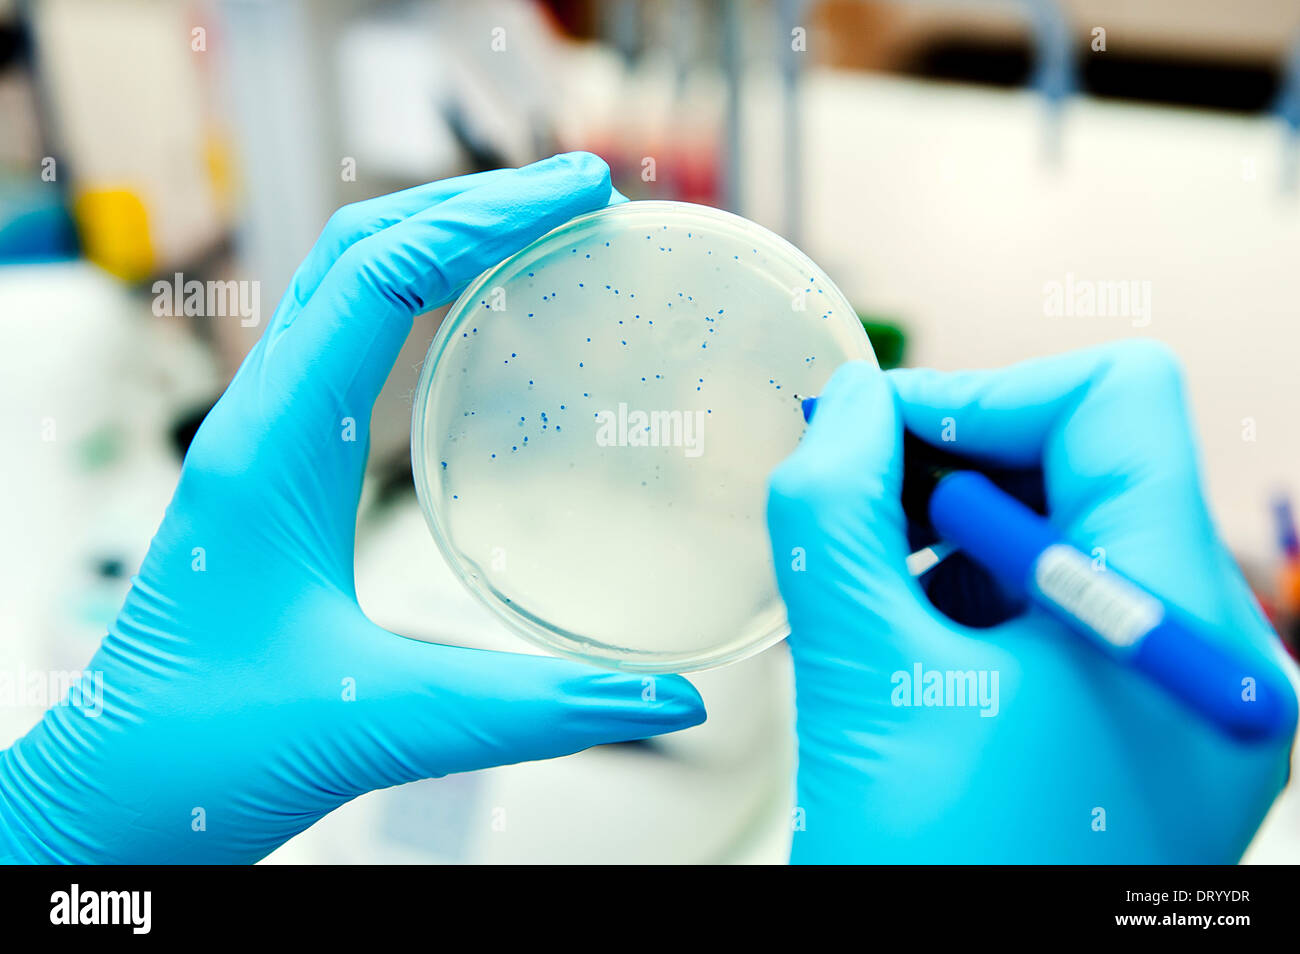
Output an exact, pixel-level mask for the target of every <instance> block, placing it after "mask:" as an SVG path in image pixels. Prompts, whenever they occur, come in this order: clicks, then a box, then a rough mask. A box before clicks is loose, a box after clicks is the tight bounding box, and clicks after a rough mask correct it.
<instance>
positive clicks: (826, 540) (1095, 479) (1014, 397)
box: [768, 342, 1295, 863]
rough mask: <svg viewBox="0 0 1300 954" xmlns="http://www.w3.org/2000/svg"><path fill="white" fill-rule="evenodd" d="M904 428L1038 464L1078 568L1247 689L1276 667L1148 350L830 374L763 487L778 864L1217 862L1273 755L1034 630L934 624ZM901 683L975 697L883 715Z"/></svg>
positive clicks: (1280, 779)
mask: <svg viewBox="0 0 1300 954" xmlns="http://www.w3.org/2000/svg"><path fill="white" fill-rule="evenodd" d="M904 426H905V427H906V428H907V429H908V430H909V431H911V432H913V433H914V434H916V435H917V436H918V437H920V438H922V439H923V440H924V441H927V442H931V443H933V444H935V445H942V446H944V447H946V448H948V449H949V450H955V451H957V452H960V453H963V454H965V455H968V456H970V457H973V458H976V459H978V460H982V461H986V462H988V463H990V464H995V465H1001V466H1004V467H1005V466H1011V467H1034V466H1041V468H1042V479H1043V483H1044V484H1045V487H1046V497H1047V505H1048V512H1049V515H1050V518H1051V519H1052V521H1053V522H1054V523H1055V524H1056V525H1057V526H1058V527H1059V528H1061V529H1062V530H1063V531H1064V533H1065V534H1066V536H1067V537H1068V538H1069V539H1070V540H1071V541H1072V542H1073V543H1074V544H1075V545H1077V546H1078V547H1079V548H1080V549H1081V550H1082V551H1083V552H1084V553H1086V554H1092V555H1093V556H1094V557H1095V558H1097V559H1103V558H1104V560H1105V561H1106V564H1107V565H1108V566H1110V567H1113V568H1114V569H1116V570H1118V571H1119V572H1121V573H1123V574H1125V575H1127V576H1129V577H1130V578H1132V579H1134V580H1135V581H1137V582H1139V583H1141V584H1143V585H1145V586H1146V587H1148V588H1149V589H1150V590H1151V591H1152V592H1154V593H1156V594H1159V595H1160V596H1162V597H1164V598H1165V599H1166V600H1168V601H1169V602H1171V603H1172V604H1174V605H1176V606H1179V607H1181V608H1183V609H1184V610H1186V611H1188V612H1189V613H1191V614H1193V615H1194V616H1196V617H1199V618H1200V619H1201V620H1202V621H1204V622H1205V623H1207V624H1209V625H1210V626H1211V627H1213V628H1214V632H1215V633H1216V634H1218V635H1219V636H1220V637H1221V638H1222V639H1224V640H1230V641H1232V642H1233V643H1235V644H1237V645H1239V646H1241V647H1244V648H1245V651H1247V652H1248V653H1252V654H1258V656H1259V657H1262V658H1264V659H1266V660H1267V661H1263V662H1261V666H1262V667H1264V668H1263V670H1262V671H1269V672H1277V670H1278V668H1279V666H1280V662H1279V660H1280V649H1279V647H1278V643H1277V640H1276V638H1275V636H1274V635H1273V633H1272V632H1271V631H1270V629H1269V627H1268V626H1267V624H1266V623H1265V621H1264V619H1263V617H1262V616H1261V614H1260V612H1259V609H1258V607H1257V605H1256V603H1255V601H1254V600H1253V599H1252V597H1251V596H1250V594H1249V591H1248V590H1247V588H1246V585H1245V582H1244V581H1243V580H1242V577H1241V575H1240V573H1239V572H1238V570H1237V568H1236V567H1235V565H1234V564H1233V562H1232V560H1231V559H1230V557H1229V556H1228V554H1227V553H1226V551H1225V549H1224V547H1223V545H1222V544H1221V543H1220V542H1219V539H1218V537H1217V536H1216V534H1215V530H1214V527H1213V525H1212V523H1211V519H1210V516H1209V514H1208V512H1207V511H1206V506H1205V502H1204V499H1203V497H1202V492H1201V486H1200V478H1199V476H1198V468H1197V459H1196V451H1195V447H1194V439H1193V434H1192V428H1191V425H1190V423H1189V420H1188V413H1187V408H1186V404H1185V399H1184V395H1183V386H1182V382H1181V378H1180V373H1179V370H1178V367H1177V364H1176V362H1175V360H1174V359H1173V358H1171V356H1170V355H1169V353H1168V352H1167V351H1166V350H1165V349H1164V348H1162V347H1160V346H1158V345H1155V344H1153V343H1150V342H1134V343H1128V344H1119V345H1113V346H1105V347H1099V348H1094V349H1090V350H1086V351H1080V352H1075V353H1070V354H1064V355H1060V356H1056V357H1051V358H1046V359H1042V360H1037V361H1029V362H1026V363H1024V364H1020V365H1017V366H1014V367H1011V368H1008V369H1005V370H999V371H978V372H967V373H958V374H941V373H938V372H934V371H898V372H891V373H890V374H888V375H885V374H882V373H880V372H879V371H877V370H875V369H874V368H872V367H868V366H865V365H862V364H854V365H849V366H846V367H844V368H842V369H840V370H839V372H838V373H837V374H836V375H835V376H834V378H833V379H832V380H831V382H830V384H829V386H828V387H827V388H826V391H825V393H824V394H823V395H822V396H821V399H820V402H819V403H818V406H817V411H816V414H815V415H814V417H813V420H812V423H811V424H810V426H809V428H808V431H807V433H806V435H805V436H804V439H803V442H802V443H801V445H800V446H799V448H798V449H797V450H796V451H795V453H794V454H793V455H792V456H791V457H790V458H789V459H788V460H787V461H785V462H784V463H783V464H782V465H781V466H780V468H778V470H777V471H776V472H775V474H774V475H773V477H772V483H771V498H770V502H769V511H768V519H769V524H770V529H771V533H772V541H773V550H774V554H775V558H776V566H777V575H778V580H779V583H780V588H781V592H782V595H783V596H784V598H785V602H786V605H787V607H788V608H789V613H790V622H791V626H792V629H793V635H792V636H791V640H790V644H791V648H792V652H793V656H794V666H795V680H796V689H797V706H798V735H799V780H798V781H799V784H798V808H797V809H796V814H795V818H794V828H795V831H794V839H793V849H792V859H793V860H794V861H798V862H842V861H880V862H1012V863H1015V862H1085V863H1086V862H1218V863H1224V862H1233V861H1236V860H1237V859H1238V858H1239V857H1240V856H1241V854H1242V852H1243V851H1244V850H1245V848H1246V846H1247V844H1248V843H1249V842H1250V840H1251V836H1252V835H1253V834H1254V832H1255V830H1256V828H1257V827H1258V826H1259V824H1260V821H1261V820H1262V819H1263V817H1264V815H1265V813H1266V812H1267V811H1268V809H1269V806H1270V805H1271V804H1272V802H1273V799H1274V797H1275V796H1276V795H1277V793H1278V791H1279V789H1280V788H1281V787H1282V785H1283V784H1284V782H1285V779H1286V777H1287V772H1288V762H1289V756H1290V743H1291V732H1287V733H1286V737H1285V738H1284V739H1281V740H1278V741H1274V742H1270V743H1266V744H1253V745H1247V744H1241V743H1236V742H1233V741H1230V740H1229V739H1228V738H1226V737H1225V736H1223V735H1221V734H1220V733H1219V732H1218V730H1216V729H1215V728H1214V727H1212V726H1210V725H1209V724H1207V723H1205V722H1204V721H1202V720H1201V719H1199V718H1198V717H1196V716H1194V715H1191V714H1190V713H1189V712H1188V711H1187V710H1185V709H1184V708H1183V707H1182V706H1181V705H1180V704H1179V703H1178V702H1176V701H1174V700H1172V699H1171V698H1170V697H1169V696H1167V695H1166V694H1165V693H1164V692H1163V691H1162V690H1160V689H1158V688H1155V687H1153V686H1152V685H1150V684H1148V683H1146V682H1145V681H1143V680H1142V678H1141V677H1140V676H1138V675H1136V674H1134V673H1133V672H1131V671H1129V670H1126V669H1123V668H1121V667H1120V666H1119V665H1117V664H1116V663H1114V662H1112V661H1111V660H1110V659H1108V658H1105V657H1103V656H1102V655H1101V654H1100V653H1099V652H1098V651H1097V650H1095V649H1094V648H1093V647H1091V646H1089V645H1087V644H1086V643H1085V642H1084V641H1083V640H1082V639H1081V638H1080V637H1079V636H1077V635H1075V634H1074V633H1072V632H1070V631H1068V630H1067V629H1065V628H1064V627H1063V626H1062V625H1061V624H1059V623H1057V622H1055V621H1054V620H1052V619H1050V618H1049V617H1047V615H1046V614H1045V613H1044V612H1042V611H1041V610H1037V609H1032V608H1031V609H1029V610H1027V611H1025V612H1024V613H1023V614H1021V615H1019V616H1016V617H1015V618H1013V619H1011V620H1010V621H1006V622H1002V623H1001V624H999V625H996V626H993V627H990V628H982V629H972V628H968V627H966V626H963V625H959V624H957V623H954V622H952V621H951V619H950V618H949V617H947V616H945V615H944V614H942V613H940V612H939V611H938V610H936V609H935V608H934V606H933V605H932V604H931V602H930V601H929V600H928V599H927V597H926V595H925V594H924V593H923V592H922V589H921V587H920V586H919V585H918V583H917V582H916V581H914V580H913V579H912V578H911V577H910V576H909V575H908V573H907V571H906V570H905V568H904V559H905V557H906V556H907V553H908V549H909V548H908V539H907V533H908V525H907V519H906V517H905V516H904V513H903V510H902V507H901V506H900V502H899V496H900V483H901V480H902V474H903V470H902V454H901V453H900V447H901V431H902V428H903V427H904ZM796 548H798V549H796ZM1095 548H1101V549H1100V550H1096V549H1095ZM1103 551H1104V552H1103ZM792 553H793V557H792ZM949 603H950V605H951V600H949ZM918 665H919V666H920V667H921V671H922V674H923V678H924V674H927V673H930V672H932V671H938V672H941V673H944V674H945V685H946V683H947V680H946V673H947V672H948V671H953V672H961V673H968V672H971V673H974V674H975V683H976V687H977V690H978V689H981V688H982V689H983V690H984V692H983V695H982V696H980V694H979V692H978V691H977V693H976V698H975V699H974V700H973V701H972V700H970V699H967V700H966V702H967V704H966V705H965V706H958V705H954V704H953V703H957V702H960V701H962V700H961V699H960V697H959V695H958V694H957V693H956V692H955V691H954V693H953V695H952V696H951V697H949V696H947V695H946V694H945V695H943V696H941V697H940V698H939V701H941V702H945V703H947V705H945V706H932V707H927V706H924V705H921V706H917V705H902V704H901V703H902V702H915V701H916V696H915V695H912V694H910V693H907V694H903V690H905V689H906V688H907V685H908V683H907V679H905V678H904V677H903V676H902V675H896V674H906V677H907V678H909V679H910V678H911V677H913V676H914V675H915V673H916V667H917V666H918ZM993 674H996V675H997V677H998V681H997V683H996V693H995V692H994V691H993V686H994V684H993V681H992V675H993ZM964 682H965V680H964V679H963V683H964ZM1283 684H1285V680H1283ZM955 688H956V682H955V681H954V689H955ZM1288 703H1289V705H1290V707H1291V709H1292V712H1291V721H1292V724H1294V706H1295V700H1294V697H1293V696H1291V695H1290V694H1288Z"/></svg>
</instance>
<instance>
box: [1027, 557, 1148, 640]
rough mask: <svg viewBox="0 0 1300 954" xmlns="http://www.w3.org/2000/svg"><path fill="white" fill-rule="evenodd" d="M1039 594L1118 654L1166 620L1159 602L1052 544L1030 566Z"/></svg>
mask: <svg viewBox="0 0 1300 954" xmlns="http://www.w3.org/2000/svg"><path fill="white" fill-rule="evenodd" d="M1034 585H1035V586H1037V587H1038V592H1040V593H1042V594H1043V596H1045V597H1046V598H1047V599H1048V600H1050V601H1051V602H1053V603H1055V604H1056V605H1057V606H1059V607H1061V609H1063V610H1064V611H1065V612H1066V613H1067V614H1069V615H1070V616H1072V617H1074V618H1075V619H1077V620H1079V621H1080V622H1082V623H1083V624H1084V625H1085V626H1087V627H1088V628H1089V629H1091V630H1092V631H1093V632H1094V633H1096V634H1097V635H1098V636H1100V637H1101V638H1102V639H1103V640H1105V641H1106V642H1107V643H1109V644H1110V645H1111V646H1114V647H1116V648H1118V649H1129V648H1131V647H1132V646H1133V644H1134V643H1136V642H1137V641H1138V640H1139V639H1141V638H1142V637H1143V636H1145V635H1146V634H1147V633H1149V632H1150V631H1151V630H1152V628H1153V627H1155V625H1156V624H1157V623H1159V622H1160V620H1161V619H1163V618H1164V615H1165V611H1164V607H1163V606H1161V605H1160V603H1159V601H1158V600H1155V599H1153V598H1152V597H1150V596H1148V595H1147V594H1146V593H1143V592H1142V591H1141V590H1140V589H1138V588H1137V587H1136V586H1134V585H1133V584H1132V583H1130V582H1128V580H1125V579H1123V578H1122V577H1119V576H1116V575H1115V574H1114V573H1111V572H1110V571H1108V570H1094V569H1093V567H1092V561H1091V560H1089V559H1088V558H1087V557H1086V556H1084V555H1083V554H1082V553H1080V552H1079V551H1078V550H1076V549H1074V548H1073V547H1069V546H1066V545H1065V544H1062V543H1057V544H1053V545H1052V546H1050V547H1048V548H1047V549H1046V550H1044V551H1043V552H1042V553H1040V554H1039V556H1038V562H1037V563H1035V564H1034Z"/></svg>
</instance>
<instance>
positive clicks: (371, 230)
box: [0, 153, 704, 862]
mask: <svg viewBox="0 0 1300 954" xmlns="http://www.w3.org/2000/svg"><path fill="white" fill-rule="evenodd" d="M614 195H615V197H617V194H616V193H615V194H614ZM610 198H611V189H610V181H609V170H608V168H607V167H606V166H605V164H604V163H603V162H602V161H601V160H599V159H597V158H596V157H595V156H591V155H587V154H581V153H579V154H572V155H565V156H558V157H556V158H553V159H549V160H546V161H545V162H540V163H537V164H535V165H532V166H528V167H526V168H523V169H519V170H501V171H495V172H488V173H483V174H480V175H473V176H467V177H464V178H460V179H452V180H449V181H445V182H435V183H432V184H430V185H426V186H421V187H419V188H416V189H411V190H409V191H406V192H400V193H397V194H395V195H390V196H385V197H383V198H379V199H374V200H371V201H368V202H362V203H358V204H356V205H351V206H347V207H345V208H343V209H341V210H339V212H338V213H336V214H335V215H334V217H333V218H332V219H331V220H330V222H329V224H328V225H327V226H326V228H325V231H324V233H323V234H322V235H321V237H320V239H319V241H318V242H317V244H316V246H315V248H314V249H313V250H312V252H311V254H310V255H309V256H308V257H307V260H306V261H305V262H304V263H303V264H302V266H301V267H300V268H299V270H298V272H297V274H296V275H295V277H294V279H293V282H292V284H291V286H290V288H289V291H288V292H287V294H286V295H285V297H284V300H283V301H282V302H281V303H280V306H279V308H278V309H277V310H276V312H275V315H274V317H273V318H272V319H271V321H270V323H269V324H268V326H267V328H266V331H265V333H264V334H263V335H262V338H261V340H260V341H259V342H258V344H257V346H256V347H255V348H254V349H253V351H252V352H251V353H250V355H249V356H248V359H247V360H246V361H245V362H244V364H243V366H242V367H241V368H240V370H239V372H238V374H237V375H236V376H235V379H234V380H233V381H232V382H231V384H230V387H229V388H228V390H227V391H226V393H225V395H224V396H223V397H222V398H221V400H220V402H219V403H218V404H217V406H216V407H215V408H213V410H212V412H211V413H210V414H209V415H208V417H207V419H206V420H205V421H204V423H203V426H202V427H201V428H200V430H199V432H198V434H197V435H196V437H195V439H194V442H193V445H192V446H191V448H190V451H189V454H188V456H187V457H186V459H185V464H184V467H183V470H182V472H181V478H180V483H179V485H178V487H177V489H176V494H175V497H174V498H173V500H172V502H171V505H170V506H169V507H168V509H167V513H166V516H165V518H164V519H163V523H162V526H161V527H160V528H159V530H158V533H157V536H156V537H155V538H154V540H153V544H152V546H151V547H150V549H149V553H148V556H147V557H146V559H145V561H144V564H143V566H142V567H141V570H140V573H139V575H138V576H137V577H136V578H135V580H134V581H133V583H132V586H131V590H130V593H129V595H128V596H127V599H126V603H125V605H124V606H123V608H122V611H121V615H120V616H119V617H118V618H117V621H116V622H115V623H114V624H113V625H112V627H111V629H110V631H109V633H108V636H107V638H106V639H105V640H104V643H103V645H102V647H101V649H100V650H99V652H98V653H97V654H96V656H95V657H94V659H93V660H92V661H91V662H90V664H89V665H88V667H87V669H89V670H90V671H92V672H93V671H102V673H103V711H102V714H100V715H98V716H94V715H92V714H91V713H92V712H93V706H81V707H75V706H62V707H55V708H52V709H51V710H50V711H49V712H47V713H46V715H45V717H44V719H43V720H42V721H41V722H40V723H39V724H38V725H37V726H36V727H35V728H34V729H33V730H32V731H31V732H30V733H29V734H28V735H27V736H25V737H24V738H23V739H21V740H19V741H18V742H17V743H16V744H15V745H14V746H13V747H12V748H10V749H9V750H7V751H5V752H3V753H0V859H4V860H10V861H14V860H17V861H28V860H30V861H42V862H43V861H59V862H103V861H114V862H251V861H255V860H257V859H259V858H261V857H263V856H264V855H266V854H267V853H268V852H270V851H271V850H272V849H274V848H275V847H276V846H278V845H280V844H281V843H282V842H284V841H286V840H287V839H289V838H290V837H292V836H293V835H295V834H297V833H298V832H300V831H302V830H303V829H305V828H307V827H308V826H309V825H311V824H312V823H313V822H315V821H316V820H317V819H319V818H321V817H322V816H323V815H325V814H326V813H327V812H329V811H331V810H333V809H334V808H337V807H338V806H339V805H341V804H343V803H344V802H346V801H348V800H349V799H351V798H354V797H355V796H357V795H360V794H362V793H363V792H367V791H370V790H371V789H376V788H383V787H386V786H391V785H397V784H398V783H401V782H407V781H411V780H414V779H420V778H426V777H431V776H440V775H444V774H447V773H451V772H465V771H469V770H472V769H479V768H485V767H487V766H493V765H502V764H506V763H511V762H519V761H525V760H530V759H542V758H549V757H552V756H558V755H565V754H568V753H571V752H576V751H578V750H580V749H584V748H587V747H588V746H591V745H596V744H599V743H606V742H616V741H625V740H630V739H639V738H643V737H646V736H651V735H655V734H658V733H661V732H669V731H673V730H675V729H681V728H685V727H687V726H690V725H694V724H696V723H698V722H701V721H702V720H703V718H704V713H703V707H702V704H701V702H700V699H699V696H698V694H697V693H696V692H695V690H694V689H693V688H692V687H691V685H690V684H689V683H688V682H686V681H685V680H683V679H681V678H680V677H678V676H668V677H661V678H659V679H658V681H657V684H656V685H655V686H654V690H655V691H654V692H653V693H650V692H646V691H645V690H644V685H643V681H642V678H641V677H639V676H638V677H631V676H624V675H618V674H614V673H607V672H600V671H598V670H595V669H591V668H589V667H586V666H582V665H579V664H577V663H572V662H567V661H563V660H560V659H552V658H542V657H534V656H524V655H514V654H504V653H493V652H485V651H480V650H469V649H461V648H451V647H445V646H437V645H431V644H428V643H423V642H418V641H415V640H411V639H407V638H404V637H402V636H399V635H395V634H393V633H390V632H387V631H386V630H383V629H381V628H380V627H378V626H376V625H375V624H373V623H371V622H370V621H369V620H368V619H367V618H366V617H365V616H364V615H363V614H362V612H361V609H360V608H359V607H358V605H357V598H356V592H355V588H354V584H353V538H354V533H355V527H356V509H357V502H358V498H359V495H360V492H361V479H362V473H363V470H364V467H365V462H366V455H367V449H368V432H369V422H370V413H371V409H372V407H373V404H374V401H375V397H376V396H377V394H378V393H379V389H380V387H381V386H382V385H383V383H384V380H385V378H387V377H388V373H389V371H390V369H391V368H392V366H393V362H394V360H395V359H396V357H397V353H398V350H399V349H400V348H401V346H402V342H403V341H404V339H405V338H406V335H407V333H408V332H409V331H410V329H411V323H412V318H413V317H414V316H415V315H416V314H418V313H420V312H422V311H425V310H427V309H429V308H432V307H434V306H435V305H438V304H440V303H442V302H445V301H447V300H449V299H450V298H451V297H452V296H453V295H454V294H456V292H457V291H458V290H459V288H460V287H462V286H463V285H465V284H466V283H467V282H468V281H469V280H470V279H472V278H473V277H475V276H476V275H477V274H478V273H479V272H480V271H481V270H482V269H484V268H485V267H488V266H490V265H492V264H494V263H496V262H498V261H500V260H501V259H503V258H505V257H507V256H509V255H510V254H512V253H513V252H515V251H516V250H518V249H520V248H522V247H523V246H524V245H526V244H527V243H529V242H531V241H532V240H533V239H535V238H537V237H538V236H540V235H542V234H543V233H545V232H547V231H548V230H550V229H552V228H554V227H555V226H557V225H560V224H562V223H563V222H565V221H566V220H568V219H570V218H572V217H573V216H575V215H577V214H579V213H582V212H587V211H590V210H592V209H595V208H599V207H600V206H602V205H605V204H606V203H607V202H608V201H610ZM643 696H644V698H643ZM651 696H653V698H650V697H651Z"/></svg>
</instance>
